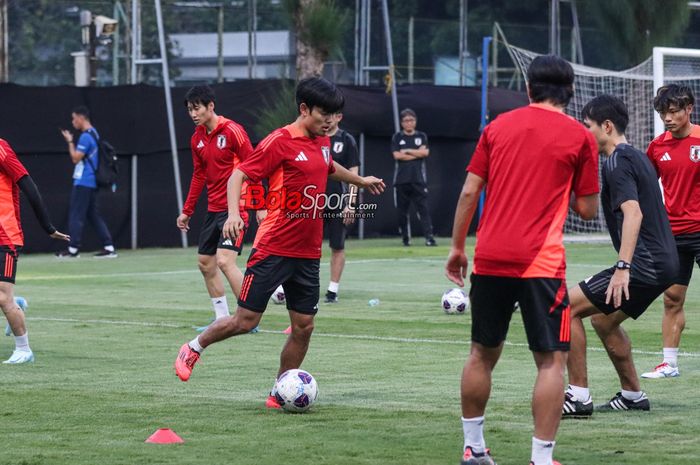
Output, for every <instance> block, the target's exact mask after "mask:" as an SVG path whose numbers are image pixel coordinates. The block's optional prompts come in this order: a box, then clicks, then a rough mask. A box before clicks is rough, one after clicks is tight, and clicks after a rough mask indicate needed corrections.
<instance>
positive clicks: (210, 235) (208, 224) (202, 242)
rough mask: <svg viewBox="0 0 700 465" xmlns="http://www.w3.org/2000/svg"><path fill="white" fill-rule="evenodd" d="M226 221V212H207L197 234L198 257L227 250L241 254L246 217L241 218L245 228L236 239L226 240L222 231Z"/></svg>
mask: <svg viewBox="0 0 700 465" xmlns="http://www.w3.org/2000/svg"><path fill="white" fill-rule="evenodd" d="M227 219H228V212H207V216H206V217H205V218H204V224H202V230H201V231H200V233H199V250H198V251H197V252H198V253H199V254H200V255H216V250H217V249H227V250H233V251H234V252H238V255H240V254H241V251H242V250H243V237H244V236H245V231H246V229H247V228H248V221H247V217H246V218H243V219H244V221H246V228H245V229H243V231H241V234H239V235H238V238H237V239H235V240H233V239H226V238H225V237H224V236H223V234H222V231H223V229H224V223H226V220H227Z"/></svg>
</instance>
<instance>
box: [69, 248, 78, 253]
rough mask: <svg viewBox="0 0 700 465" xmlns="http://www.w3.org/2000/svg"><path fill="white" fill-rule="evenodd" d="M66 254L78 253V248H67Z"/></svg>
mask: <svg viewBox="0 0 700 465" xmlns="http://www.w3.org/2000/svg"><path fill="white" fill-rule="evenodd" d="M68 252H70V253H72V254H76V253H78V248H77V247H68Z"/></svg>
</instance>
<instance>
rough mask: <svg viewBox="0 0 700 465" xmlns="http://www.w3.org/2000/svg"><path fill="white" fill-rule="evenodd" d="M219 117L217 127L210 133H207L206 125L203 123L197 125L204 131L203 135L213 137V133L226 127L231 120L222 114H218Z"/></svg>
mask: <svg viewBox="0 0 700 465" xmlns="http://www.w3.org/2000/svg"><path fill="white" fill-rule="evenodd" d="M218 117H219V120H218V121H217V123H216V127H215V128H214V130H213V131H212V132H210V133H209V134H207V128H206V126H204V125H203V124H200V125H199V126H197V129H198V130H199V131H200V132H201V133H202V135H203V136H204V137H211V136H213V135H214V134H216V133H217V132H219V131H221V130H222V129H223V128H224V126H226V124H227V123H228V122H229V120H228V119H227V118H226V117H224V116H222V115H218Z"/></svg>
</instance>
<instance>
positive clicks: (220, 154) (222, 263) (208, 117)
mask: <svg viewBox="0 0 700 465" xmlns="http://www.w3.org/2000/svg"><path fill="white" fill-rule="evenodd" d="M215 105H216V98H215V95H214V91H213V90H212V89H211V88H210V87H209V86H194V87H192V88H191V89H190V90H189V91H188V92H187V94H186V95H185V106H186V107H187V111H188V113H189V115H190V117H191V118H192V121H193V122H194V124H195V125H197V127H196V129H195V131H194V134H193V135H192V139H191V140H190V146H191V148H192V162H193V165H194V170H193V172H192V181H191V182H190V191H189V193H188V194H187V200H186V201H185V205H184V207H183V209H182V213H181V214H180V216H178V217H177V227H178V228H180V230H182V231H187V230H188V229H189V222H190V218H191V217H192V214H193V213H194V210H195V205H196V204H197V200H198V199H199V196H200V194H201V193H202V190H203V189H204V187H205V186H206V188H207V203H208V205H207V216H206V217H205V219H204V224H203V225H202V230H201V231H200V233H199V250H198V254H199V255H198V261H199V270H200V271H201V272H202V276H203V277H204V284H205V285H206V287H207V291H208V292H209V297H211V302H212V305H213V306H214V314H215V318H217V319H218V318H223V317H225V316H228V315H229V308H228V303H227V302H226V292H225V291H224V283H223V280H222V279H221V274H220V273H219V270H221V272H222V273H223V274H224V276H226V279H227V280H228V282H229V285H230V286H231V289H232V290H233V293H234V294H235V295H236V297H238V295H239V294H240V292H241V283H242V282H243V273H242V272H241V270H240V269H239V268H238V266H237V265H236V257H237V256H238V255H239V254H240V253H241V249H242V248H243V235H242V234H241V235H240V237H238V238H237V239H236V240H235V241H232V240H231V239H228V238H225V237H224V236H223V235H222V234H221V231H222V228H223V226H224V223H225V222H226V218H228V206H227V202H226V183H227V182H228V178H229V176H231V173H232V172H233V170H234V169H235V168H236V167H237V166H238V165H239V164H240V163H241V161H242V160H244V159H245V158H246V157H247V156H249V155H250V154H251V153H252V152H253V147H252V146H251V144H250V139H249V138H248V134H247V133H246V131H245V129H243V127H242V126H241V125H240V124H238V123H236V122H234V121H231V120H230V119H228V118H225V117H223V116H221V115H217V114H216V112H215ZM240 216H241V218H243V220H244V223H245V225H246V227H247V225H248V213H247V212H246V211H245V210H244V209H242V208H241V210H240ZM202 330H203V328H202Z"/></svg>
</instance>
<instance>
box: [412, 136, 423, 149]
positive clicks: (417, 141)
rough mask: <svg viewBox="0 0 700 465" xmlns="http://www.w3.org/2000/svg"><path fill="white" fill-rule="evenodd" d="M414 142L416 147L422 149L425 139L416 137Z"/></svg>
mask: <svg viewBox="0 0 700 465" xmlns="http://www.w3.org/2000/svg"><path fill="white" fill-rule="evenodd" d="M413 142H415V143H416V145H417V146H418V147H420V145H421V142H423V139H421V138H420V137H416V138H415V139H413Z"/></svg>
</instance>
